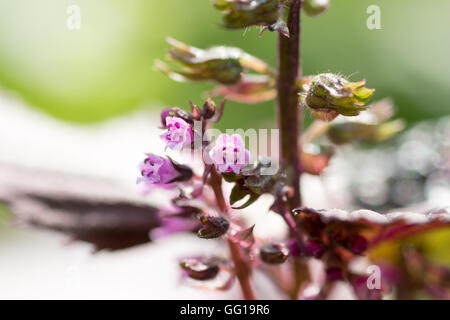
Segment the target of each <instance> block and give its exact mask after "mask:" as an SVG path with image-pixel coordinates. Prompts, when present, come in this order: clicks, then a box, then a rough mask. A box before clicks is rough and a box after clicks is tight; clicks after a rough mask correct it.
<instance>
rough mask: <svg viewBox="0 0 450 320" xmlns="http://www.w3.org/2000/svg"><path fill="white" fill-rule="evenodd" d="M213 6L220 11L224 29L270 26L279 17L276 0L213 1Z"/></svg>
mask: <svg viewBox="0 0 450 320" xmlns="http://www.w3.org/2000/svg"><path fill="white" fill-rule="evenodd" d="M214 6H215V7H216V8H217V9H218V10H220V11H222V12H223V13H224V14H225V15H224V17H223V24H224V26H225V27H226V28H230V29H237V28H246V27H249V26H255V25H258V26H270V25H272V24H274V23H276V22H277V20H278V17H279V15H280V8H279V1H278V0H215V1H214Z"/></svg>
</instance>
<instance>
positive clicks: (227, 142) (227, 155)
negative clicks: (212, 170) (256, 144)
mask: <svg viewBox="0 0 450 320" xmlns="http://www.w3.org/2000/svg"><path fill="white" fill-rule="evenodd" d="M209 156H210V157H211V160H212V162H213V164H214V165H215V166H216V169H217V171H219V172H234V173H236V174H239V173H240V172H241V169H242V168H243V167H245V166H246V165H247V164H248V162H249V158H250V154H249V152H248V150H246V149H245V144H244V140H242V138H241V136H240V135H238V134H233V135H231V136H229V135H227V134H224V133H223V134H221V135H220V136H219V137H218V138H217V140H216V144H215V146H214V148H213V149H211V151H210V152H209Z"/></svg>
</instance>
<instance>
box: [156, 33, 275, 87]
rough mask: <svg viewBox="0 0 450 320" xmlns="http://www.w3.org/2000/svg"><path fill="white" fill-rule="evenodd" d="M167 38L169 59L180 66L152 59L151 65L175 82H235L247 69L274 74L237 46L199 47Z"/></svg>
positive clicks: (266, 66)
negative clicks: (179, 68) (154, 62)
mask: <svg viewBox="0 0 450 320" xmlns="http://www.w3.org/2000/svg"><path fill="white" fill-rule="evenodd" d="M167 41H168V42H169V44H170V45H172V49H171V50H170V51H169V57H170V59H171V60H173V61H175V62H177V63H179V64H181V66H182V68H181V70H175V69H173V68H171V67H169V66H168V65H166V64H165V63H163V62H161V61H156V64H155V68H156V69H157V70H158V71H160V72H162V73H164V74H167V75H168V76H169V77H170V78H172V79H173V80H175V81H179V82H183V81H187V80H192V81H206V80H211V81H216V82H219V83H221V84H226V85H230V84H235V83H237V82H239V80H240V79H241V75H242V73H243V72H244V71H246V70H247V69H251V70H254V71H256V72H259V73H263V74H269V75H271V76H274V75H275V72H274V71H273V70H272V68H270V67H269V66H268V64H267V63H266V62H264V61H262V60H260V59H258V58H256V57H253V56H252V55H249V54H248V53H245V52H244V51H242V50H241V49H239V48H234V47H225V46H216V47H211V48H208V49H205V50H202V49H199V48H195V47H191V46H188V45H187V44H184V43H182V42H180V41H177V40H174V39H171V38H169V39H168V40H167Z"/></svg>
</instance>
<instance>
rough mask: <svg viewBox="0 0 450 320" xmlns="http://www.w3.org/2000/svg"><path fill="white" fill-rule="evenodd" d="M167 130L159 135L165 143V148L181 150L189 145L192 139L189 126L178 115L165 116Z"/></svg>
mask: <svg viewBox="0 0 450 320" xmlns="http://www.w3.org/2000/svg"><path fill="white" fill-rule="evenodd" d="M165 124H166V127H167V131H166V132H164V133H163V134H162V135H161V138H162V139H163V141H164V142H165V143H166V148H170V149H174V150H181V149H183V148H185V147H187V146H190V144H191V142H192V140H193V134H192V128H191V126H190V125H189V124H188V123H187V122H186V121H184V120H183V119H182V118H179V117H166V118H165Z"/></svg>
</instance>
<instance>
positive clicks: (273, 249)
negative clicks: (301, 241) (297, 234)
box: [259, 244, 289, 264]
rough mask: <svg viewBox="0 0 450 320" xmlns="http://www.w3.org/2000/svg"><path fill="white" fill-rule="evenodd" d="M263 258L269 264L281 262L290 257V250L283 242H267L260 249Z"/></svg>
mask: <svg viewBox="0 0 450 320" xmlns="http://www.w3.org/2000/svg"><path fill="white" fill-rule="evenodd" d="M259 255H260V257H261V260H262V261H264V262H265V263H269V264H280V263H283V262H285V261H286V260H287V258H288V257H289V250H288V248H287V247H286V246H285V245H283V244H267V245H265V246H264V247H262V248H261V249H260V252H259Z"/></svg>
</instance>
